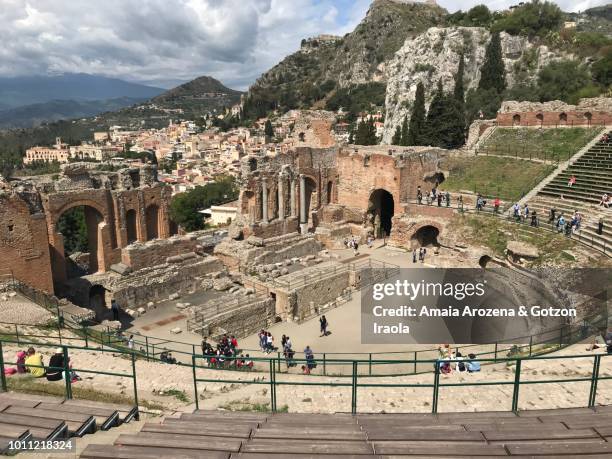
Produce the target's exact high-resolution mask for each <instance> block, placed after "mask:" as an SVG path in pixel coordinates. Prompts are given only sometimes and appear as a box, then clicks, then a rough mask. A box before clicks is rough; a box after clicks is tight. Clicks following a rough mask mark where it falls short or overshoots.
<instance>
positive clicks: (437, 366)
mask: <svg viewBox="0 0 612 459" xmlns="http://www.w3.org/2000/svg"><path fill="white" fill-rule="evenodd" d="M440 364H441V362H439V361H436V362H435V364H434V387H433V397H432V400H431V412H432V413H433V414H436V413H437V412H438V395H439V392H440Z"/></svg>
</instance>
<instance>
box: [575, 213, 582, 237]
mask: <svg viewBox="0 0 612 459" xmlns="http://www.w3.org/2000/svg"><path fill="white" fill-rule="evenodd" d="M581 226H582V214H581V213H580V212H578V211H576V214H575V224H574V233H577V232H579V231H580V228H581Z"/></svg>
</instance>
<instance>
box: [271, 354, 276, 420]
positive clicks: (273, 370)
mask: <svg viewBox="0 0 612 459" xmlns="http://www.w3.org/2000/svg"><path fill="white" fill-rule="evenodd" d="M272 377H273V384H272V387H273V388H274V393H273V398H272V412H273V413H276V410H277V406H276V368H274V365H272Z"/></svg>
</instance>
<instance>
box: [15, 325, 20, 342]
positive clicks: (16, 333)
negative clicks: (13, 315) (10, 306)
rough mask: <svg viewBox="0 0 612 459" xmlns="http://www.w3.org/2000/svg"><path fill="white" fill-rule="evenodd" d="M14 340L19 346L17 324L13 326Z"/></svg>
mask: <svg viewBox="0 0 612 459" xmlns="http://www.w3.org/2000/svg"><path fill="white" fill-rule="evenodd" d="M15 339H16V340H17V345H19V328H18V327H17V324H15Z"/></svg>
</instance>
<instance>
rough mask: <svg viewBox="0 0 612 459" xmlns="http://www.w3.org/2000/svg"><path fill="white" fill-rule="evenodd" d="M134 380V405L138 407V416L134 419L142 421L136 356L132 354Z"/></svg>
mask: <svg viewBox="0 0 612 459" xmlns="http://www.w3.org/2000/svg"><path fill="white" fill-rule="evenodd" d="M132 380H133V381H134V405H136V416H134V418H135V419H136V420H137V421H140V410H139V409H138V381H137V380H136V356H135V355H134V353H133V352H132Z"/></svg>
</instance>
